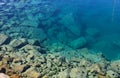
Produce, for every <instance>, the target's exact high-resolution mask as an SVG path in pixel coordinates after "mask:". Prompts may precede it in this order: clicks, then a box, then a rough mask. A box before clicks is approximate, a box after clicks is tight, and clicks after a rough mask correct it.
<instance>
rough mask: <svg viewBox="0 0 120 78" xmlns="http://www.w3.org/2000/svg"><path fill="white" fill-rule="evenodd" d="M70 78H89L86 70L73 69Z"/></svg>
mask: <svg viewBox="0 0 120 78" xmlns="http://www.w3.org/2000/svg"><path fill="white" fill-rule="evenodd" d="M70 78H87V71H86V69H85V68H78V67H77V68H72V69H71V72H70Z"/></svg>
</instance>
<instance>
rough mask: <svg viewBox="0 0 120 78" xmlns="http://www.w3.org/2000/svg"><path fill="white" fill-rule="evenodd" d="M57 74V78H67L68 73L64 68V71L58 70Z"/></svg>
mask: <svg viewBox="0 0 120 78" xmlns="http://www.w3.org/2000/svg"><path fill="white" fill-rule="evenodd" d="M57 76H58V78H69V73H68V71H67V70H65V71H61V72H59V74H58V75H57Z"/></svg>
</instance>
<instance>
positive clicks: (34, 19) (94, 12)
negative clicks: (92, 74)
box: [0, 0, 120, 59]
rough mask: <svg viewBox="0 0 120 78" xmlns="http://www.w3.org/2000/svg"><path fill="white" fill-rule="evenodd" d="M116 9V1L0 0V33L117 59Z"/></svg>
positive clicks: (119, 11)
mask: <svg viewBox="0 0 120 78" xmlns="http://www.w3.org/2000/svg"><path fill="white" fill-rule="evenodd" d="M119 8H120V1H119V0H0V32H1V33H4V34H6V35H9V36H11V37H12V38H21V37H22V38H30V39H37V40H38V41H39V42H40V44H42V45H43V46H49V45H53V44H55V46H56V47H58V46H62V47H64V46H67V47H69V48H71V49H73V50H78V49H82V48H88V49H90V50H91V51H94V52H95V53H96V52H102V53H103V54H104V55H105V57H107V58H108V59H120V27H119V26H120V9H119ZM67 47H66V48H64V49H68V48H67ZM51 49H52V48H51ZM64 49H60V50H61V51H64Z"/></svg>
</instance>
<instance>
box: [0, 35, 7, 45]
mask: <svg viewBox="0 0 120 78" xmlns="http://www.w3.org/2000/svg"><path fill="white" fill-rule="evenodd" d="M8 39H9V38H8V36H6V35H4V34H0V45H2V44H4V43H7V42H8V41H9V40H8Z"/></svg>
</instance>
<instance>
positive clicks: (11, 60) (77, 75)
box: [0, 34, 120, 78]
mask: <svg viewBox="0 0 120 78" xmlns="http://www.w3.org/2000/svg"><path fill="white" fill-rule="evenodd" d="M36 42H37V41H36V40H32V39H25V38H19V39H11V38H10V37H8V36H6V35H4V34H0V45H1V46H0V77H1V78H120V60H114V61H109V60H107V59H106V58H105V57H104V55H103V54H102V53H96V54H95V53H94V52H92V51H91V50H89V49H87V48H81V49H79V50H70V49H69V50H64V49H62V48H60V47H58V48H59V49H58V48H57V50H56V48H54V47H55V46H54V47H53V48H51V49H50V48H48V47H49V46H47V47H46V46H44V47H43V46H38V45H36V44H35V43H36ZM63 53H66V54H63ZM75 54H76V56H75ZM65 55H66V56H68V57H65ZM71 56H72V57H71ZM78 56H79V57H78Z"/></svg>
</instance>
